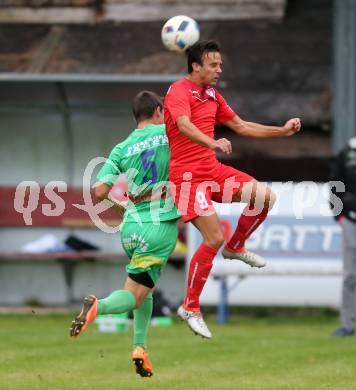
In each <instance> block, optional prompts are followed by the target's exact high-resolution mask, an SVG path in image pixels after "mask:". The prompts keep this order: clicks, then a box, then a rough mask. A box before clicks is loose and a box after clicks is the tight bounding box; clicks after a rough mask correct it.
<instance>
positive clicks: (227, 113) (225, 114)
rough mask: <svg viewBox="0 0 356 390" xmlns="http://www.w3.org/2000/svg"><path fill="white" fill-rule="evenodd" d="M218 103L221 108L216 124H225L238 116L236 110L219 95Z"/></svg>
mask: <svg viewBox="0 0 356 390" xmlns="http://www.w3.org/2000/svg"><path fill="white" fill-rule="evenodd" d="M217 101H218V105H219V106H218V110H217V112H216V123H225V122H227V121H229V120H230V119H232V118H233V117H234V116H235V115H236V113H235V112H234V110H233V109H232V108H231V107H230V106H229V105H228V104H227V103H226V101H225V99H224V98H223V97H222V96H221V95H220V94H219V93H217Z"/></svg>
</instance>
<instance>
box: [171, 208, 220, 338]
mask: <svg viewBox="0 0 356 390" xmlns="http://www.w3.org/2000/svg"><path fill="white" fill-rule="evenodd" d="M192 223H193V225H194V226H195V227H196V228H197V229H198V230H199V231H200V233H201V234H202V237H203V242H202V244H201V245H200V246H199V248H198V249H197V251H196V252H195V253H194V255H193V257H192V259H191V261H190V265H189V273H188V285H187V291H186V298H185V300H184V304H183V305H182V306H181V307H180V308H179V309H178V315H179V317H181V318H182V319H183V320H185V321H187V323H188V325H189V327H190V328H191V329H192V330H193V331H194V332H195V333H198V334H199V335H201V336H202V337H205V338H211V337H212V335H211V332H210V331H209V329H208V327H207V326H206V324H205V322H204V320H203V318H202V315H201V313H200V304H199V298H200V295H201V293H202V291H203V288H204V285H205V283H206V280H207V279H208V276H209V273H210V270H211V268H212V266H213V260H214V257H215V255H216V253H217V251H218V250H219V248H220V247H221V245H222V244H223V243H224V235H223V232H222V230H221V226H220V222H219V218H218V216H217V215H216V213H214V214H211V215H206V216H204V215H203V216H198V217H196V218H194V219H193V220H192Z"/></svg>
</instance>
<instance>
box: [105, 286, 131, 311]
mask: <svg viewBox="0 0 356 390" xmlns="http://www.w3.org/2000/svg"><path fill="white" fill-rule="evenodd" d="M135 305H136V298H135V296H134V295H133V294H132V292H130V291H128V290H116V291H114V292H112V293H111V294H110V295H109V296H108V297H107V298H104V299H99V302H98V314H99V315H100V314H120V313H125V312H127V311H129V310H132V309H133V308H134V307H135Z"/></svg>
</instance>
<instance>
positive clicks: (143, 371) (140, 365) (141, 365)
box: [132, 346, 153, 377]
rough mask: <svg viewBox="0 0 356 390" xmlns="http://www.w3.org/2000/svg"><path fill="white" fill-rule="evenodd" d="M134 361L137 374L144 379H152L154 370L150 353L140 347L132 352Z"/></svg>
mask: <svg viewBox="0 0 356 390" xmlns="http://www.w3.org/2000/svg"><path fill="white" fill-rule="evenodd" d="M132 361H133V362H134V364H135V366H136V373H137V374H139V375H141V376H143V377H151V376H152V375H153V368H152V363H151V361H150V358H149V357H148V353H147V352H146V351H145V350H144V349H143V348H142V347H140V346H138V347H136V348H135V349H134V350H133V352H132Z"/></svg>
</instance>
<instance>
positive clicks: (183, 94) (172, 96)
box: [164, 85, 191, 123]
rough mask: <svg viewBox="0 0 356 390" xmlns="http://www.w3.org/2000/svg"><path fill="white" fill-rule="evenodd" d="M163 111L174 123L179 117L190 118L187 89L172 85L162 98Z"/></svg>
mask: <svg viewBox="0 0 356 390" xmlns="http://www.w3.org/2000/svg"><path fill="white" fill-rule="evenodd" d="M164 109H165V110H167V111H168V112H169V113H170V115H171V117H172V120H173V122H174V123H175V122H176V120H177V118H178V117H179V116H183V115H184V116H187V117H189V118H190V116H191V111H190V102H189V95H188V91H187V89H185V88H184V87H183V86H179V85H172V86H171V87H170V88H169V90H168V92H167V95H166V96H165V98H164Z"/></svg>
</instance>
